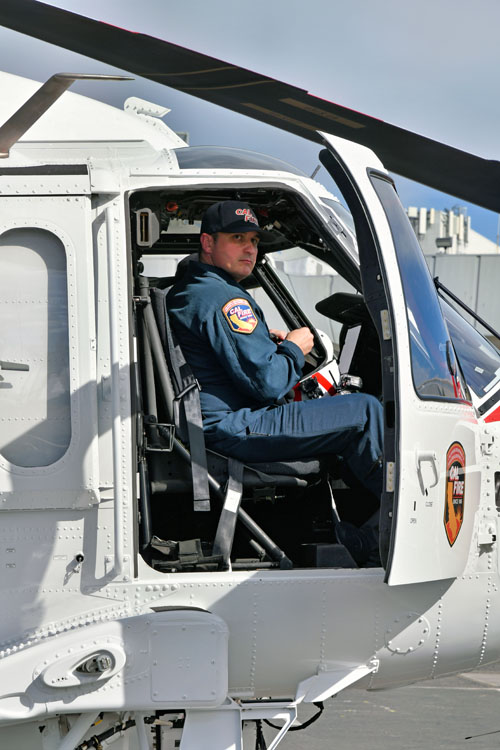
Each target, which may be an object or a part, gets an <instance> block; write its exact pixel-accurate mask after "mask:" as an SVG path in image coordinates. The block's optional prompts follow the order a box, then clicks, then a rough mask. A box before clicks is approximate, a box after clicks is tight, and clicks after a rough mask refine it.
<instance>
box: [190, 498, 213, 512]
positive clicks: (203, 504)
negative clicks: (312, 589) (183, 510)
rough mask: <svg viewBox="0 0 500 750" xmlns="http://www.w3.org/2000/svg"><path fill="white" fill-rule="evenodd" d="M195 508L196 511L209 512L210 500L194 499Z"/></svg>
mask: <svg viewBox="0 0 500 750" xmlns="http://www.w3.org/2000/svg"><path fill="white" fill-rule="evenodd" d="M193 510H194V511H195V512H199V511H202V512H205V513H206V512H207V511H209V510H210V500H193Z"/></svg>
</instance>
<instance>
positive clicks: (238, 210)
mask: <svg viewBox="0 0 500 750" xmlns="http://www.w3.org/2000/svg"><path fill="white" fill-rule="evenodd" d="M265 234H266V233H265V232H264V231H263V230H262V229H261V228H260V227H259V223H258V220H257V217H256V216H255V213H254V212H253V210H252V209H251V208H250V206H248V205H247V204H246V203H241V202H239V201H222V202H219V203H215V204H213V205H212V206H210V207H209V208H208V209H207V211H206V212H205V214H204V216H203V220H202V223H201V235H200V244H201V250H200V253H199V261H191V262H190V263H188V264H187V269H186V271H185V273H184V274H183V276H182V277H181V278H180V279H179V280H178V281H177V282H176V283H175V284H174V286H173V287H172V289H171V290H170V292H169V293H168V295H167V298H166V304H167V308H168V311H169V316H170V319H171V324H172V327H173V329H174V331H175V333H176V335H177V337H178V339H179V341H180V342H181V345H182V350H183V352H184V356H185V358H186V360H187V362H188V363H189V364H190V366H191V368H192V370H193V373H194V375H195V377H196V378H197V380H198V382H199V383H200V386H201V392H200V400H201V409H202V414H203V428H204V433H205V440H206V444H207V445H208V447H209V448H211V449H213V450H216V451H219V452H220V453H223V454H225V455H227V456H232V457H234V458H237V459H239V460H241V461H243V462H259V461H285V460H287V461H293V460H298V459H302V458H304V457H312V456H321V455H332V454H334V455H335V456H339V457H341V458H342V459H343V462H345V464H346V466H347V470H348V472H349V473H352V474H353V475H354V476H355V477H356V479H357V481H358V482H359V483H360V484H361V485H363V486H364V487H365V488H366V489H368V490H369V491H370V492H372V493H373V494H375V495H376V496H377V497H380V494H381V491H382V463H381V456H382V453H383V418H382V407H381V404H380V403H379V401H378V400H377V399H376V398H374V397H373V396H370V395H367V394H362V393H356V394H348V395H338V396H334V397H324V398H319V399H313V400H310V401H301V402H289V403H286V402H283V397H284V396H285V394H287V393H288V392H289V391H290V389H291V388H292V387H293V386H294V385H295V384H296V383H297V382H298V380H299V379H300V378H301V376H302V368H303V366H304V361H305V360H304V357H305V356H306V355H307V354H308V353H309V352H310V351H311V349H312V347H313V335H312V333H311V331H310V330H309V329H308V328H298V329H295V330H292V331H290V332H288V333H287V332H284V331H274V330H269V328H268V326H267V324H266V320H265V318H264V315H263V313H262V310H261V309H260V307H259V306H258V305H257V304H256V302H255V301H254V299H253V298H252V297H251V295H250V294H249V293H248V292H247V291H246V290H245V289H244V288H243V286H241V282H242V281H244V280H245V279H246V278H247V277H248V276H250V274H251V273H252V271H253V268H254V266H255V263H256V260H257V247H258V244H259V239H261V238H263V235H265ZM267 234H269V233H267ZM273 339H274V340H273Z"/></svg>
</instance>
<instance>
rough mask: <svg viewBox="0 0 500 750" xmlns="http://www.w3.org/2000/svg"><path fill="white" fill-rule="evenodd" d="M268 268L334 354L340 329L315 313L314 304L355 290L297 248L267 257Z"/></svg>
mask: <svg viewBox="0 0 500 750" xmlns="http://www.w3.org/2000/svg"><path fill="white" fill-rule="evenodd" d="M267 259H268V261H269V262H270V263H271V264H272V266H273V268H274V269H275V271H276V272H277V274H278V276H279V277H280V279H281V281H282V282H283V284H284V285H285V286H286V287H287V289H288V291H289V292H290V294H291V295H292V296H293V297H294V299H295V300H297V301H299V303H300V306H301V308H302V309H303V311H304V313H305V314H306V316H307V318H308V319H309V320H310V321H311V323H312V324H313V325H314V327H315V328H316V329H317V330H320V331H323V333H325V334H326V335H327V336H328V337H329V338H330V340H331V342H332V343H333V348H334V352H335V354H338V352H339V349H340V345H339V341H340V333H341V329H342V325H341V324H340V323H338V322H337V321H335V320H333V319H331V318H327V317H326V316H325V315H322V314H321V313H319V312H318V311H317V309H316V303H317V301H318V300H322V299H326V298H327V297H329V296H330V295H331V294H333V293H334V292H355V291H356V290H355V289H354V288H353V287H352V286H351V284H349V282H348V281H346V280H345V279H344V278H343V277H342V276H340V275H339V273H338V272H337V271H335V270H334V269H333V268H332V267H331V266H329V265H328V264H327V263H325V262H324V261H321V260H318V258H315V257H314V256H313V255H311V253H309V252H308V251H307V250H305V249H304V248H301V247H292V248H289V249H287V250H280V251H278V252H274V253H269V254H268V255H267Z"/></svg>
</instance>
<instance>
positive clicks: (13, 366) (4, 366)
mask: <svg viewBox="0 0 500 750" xmlns="http://www.w3.org/2000/svg"><path fill="white" fill-rule="evenodd" d="M29 369H30V366H29V365H23V364H21V362H5V360H3V359H0V370H22V371H23V372H27V371H28V370H29Z"/></svg>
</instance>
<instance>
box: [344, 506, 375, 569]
mask: <svg viewBox="0 0 500 750" xmlns="http://www.w3.org/2000/svg"><path fill="white" fill-rule="evenodd" d="M378 518H379V512H378V511H377V512H376V513H374V514H373V516H372V517H371V518H369V519H368V521H366V522H365V523H364V524H363V525H362V526H360V527H358V526H355V525H354V524H353V523H349V522H348V521H339V522H337V523H336V524H335V535H336V537H337V541H338V543H339V544H343V545H344V547H345V548H346V549H347V551H348V552H349V553H350V554H351V556H352V557H353V558H354V560H355V562H356V563H357V564H358V565H359V567H360V568H361V567H364V568H378V567H380V565H381V562H380V554H379V546H378Z"/></svg>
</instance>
